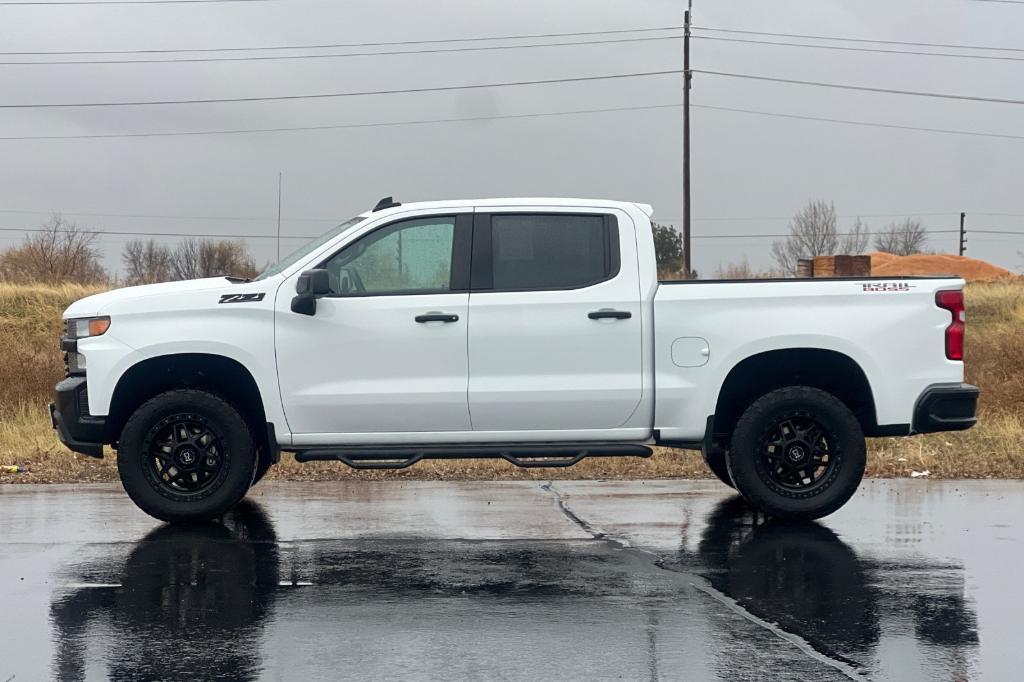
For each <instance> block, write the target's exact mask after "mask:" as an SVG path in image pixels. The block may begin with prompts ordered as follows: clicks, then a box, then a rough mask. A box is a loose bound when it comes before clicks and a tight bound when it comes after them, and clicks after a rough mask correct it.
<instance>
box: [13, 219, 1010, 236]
mask: <svg viewBox="0 0 1024 682" xmlns="http://www.w3.org/2000/svg"><path fill="white" fill-rule="evenodd" d="M70 215H75V214H70ZM259 220H264V219H263V218H260V219H259ZM332 222H336V221H332ZM50 231H51V230H48V229H45V228H38V227H34V228H21V227H0V232H33V233H34V232H50ZM81 231H82V232H85V233H89V234H98V235H106V236H123V237H209V238H215V239H276V238H277V236H276V235H274V234H252V233H217V232H213V233H195V232H154V231H119V230H92V229H82V230H81ZM954 232H959V230H928V234H950V233H954ZM971 232H972V233H975V232H976V233H987V234H1014V235H1017V234H1019V235H1024V232H995V231H992V230H971ZM850 234H858V233H853V232H836V235H837V236H841V237H842V236H847V235H850ZM318 236H319V235H281V238H282V239H315V238H316V237H318ZM789 236H791V235H790V233H788V232H786V233H769V234H755V233H747V234H736V233H727V234H703V235H697V234H695V235H693V236H692V238H693V239H758V238H766V239H769V238H770V239H779V238H785V237H789Z"/></svg>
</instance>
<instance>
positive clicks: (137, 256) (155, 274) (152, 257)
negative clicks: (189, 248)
mask: <svg viewBox="0 0 1024 682" xmlns="http://www.w3.org/2000/svg"><path fill="white" fill-rule="evenodd" d="M121 262H122V263H124V269H125V275H124V279H125V284H127V285H129V286H134V285H136V284H154V283H156V282H168V281H170V280H172V279H174V276H173V274H172V273H171V249H170V247H169V246H166V245H164V244H158V243H157V242H156V241H154V240H153V239H150V240H149V241H142V240H141V239H133V240H131V241H129V242H128V243H126V244H125V245H124V250H123V251H122V252H121Z"/></svg>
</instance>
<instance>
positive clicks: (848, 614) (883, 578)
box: [668, 497, 978, 679]
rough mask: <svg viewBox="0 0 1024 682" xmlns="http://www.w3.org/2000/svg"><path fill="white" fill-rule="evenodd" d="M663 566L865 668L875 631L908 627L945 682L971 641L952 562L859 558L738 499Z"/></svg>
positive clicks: (971, 626) (828, 533) (822, 532)
mask: <svg viewBox="0 0 1024 682" xmlns="http://www.w3.org/2000/svg"><path fill="white" fill-rule="evenodd" d="M671 563H674V564H675V565H677V566H680V567H687V568H690V569H692V570H694V571H696V572H698V573H700V574H701V575H702V576H704V577H706V578H707V579H708V581H709V582H710V583H711V585H712V586H713V587H714V588H715V589H716V590H718V591H719V592H721V593H723V594H725V595H728V596H729V597H731V598H732V599H735V600H736V601H737V602H738V603H739V604H740V605H741V606H742V607H743V608H744V609H746V610H747V611H749V612H750V613H752V614H754V615H755V616H758V617H760V618H763V619H765V620H768V621H771V622H773V623H775V624H777V625H778V626H779V627H780V628H781V629H782V630H784V631H787V632H791V633H795V634H797V635H799V636H800V637H802V638H803V639H804V640H806V641H807V642H808V643H809V644H811V646H813V647H814V648H815V649H816V650H818V651H820V652H822V653H824V654H826V655H827V656H829V657H830V658H832V659H834V660H838V661H843V662H846V663H848V664H851V665H853V666H855V667H857V668H863V669H867V670H869V671H870V669H871V668H872V667H873V658H874V652H875V649H876V647H877V646H878V645H879V642H880V640H881V639H882V637H883V633H884V632H885V631H889V632H890V633H891V632H892V631H894V630H900V629H904V628H906V627H908V626H910V627H912V628H913V632H914V639H915V640H916V642H918V643H919V644H920V645H921V646H923V647H926V648H929V649H932V651H931V652H930V654H929V655H931V656H937V657H942V658H945V659H946V662H948V663H949V664H950V667H951V668H952V669H954V670H958V674H957V676H956V678H955V679H966V677H967V675H966V671H965V670H964V667H965V665H966V662H967V661H968V660H969V659H970V658H971V657H972V656H974V654H975V651H974V650H975V649H976V648H977V645H978V633H977V619H976V616H975V613H974V611H973V609H972V608H971V607H970V606H969V605H968V604H967V602H966V599H965V596H964V592H965V586H964V576H963V567H962V566H961V565H959V564H955V563H940V562H934V561H932V562H929V561H926V560H923V559H919V560H917V561H916V562H899V563H896V562H890V561H884V560H872V559H871V558H863V557H860V556H858V554H857V552H856V551H854V549H853V548H851V547H850V546H849V545H847V544H846V543H844V542H843V541H842V540H840V539H839V537H838V536H837V535H836V534H835V533H834V532H833V531H832V530H830V529H829V528H827V527H825V526H824V525H821V524H820V523H782V522H777V521H773V520H771V519H768V518H766V517H765V516H764V515H763V514H760V513H758V512H755V511H753V510H752V509H751V508H750V507H749V506H748V505H747V503H746V502H745V501H744V500H743V499H742V498H739V497H734V498H731V499H728V500H725V501H723V502H721V503H719V504H718V505H717V506H716V507H715V508H714V510H713V511H712V512H711V514H710V515H709V516H708V518H707V525H706V526H705V529H704V532H703V534H702V536H701V539H700V543H699V545H698V551H697V555H696V556H692V555H690V554H688V553H686V552H681V553H680V555H679V556H678V557H677V558H676V560H675V562H670V564H668V565H671ZM935 649H943V650H944V651H940V652H937V651H935Z"/></svg>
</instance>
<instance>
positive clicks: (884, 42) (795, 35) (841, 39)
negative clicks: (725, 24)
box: [694, 26, 1024, 52]
mask: <svg viewBox="0 0 1024 682" xmlns="http://www.w3.org/2000/svg"><path fill="white" fill-rule="evenodd" d="M694 30H695V31H712V32H715V33H736V34H740V35H755V36H773V37H776V38H803V39H810V40H835V41H837V42H849V43H875V44H877V45H909V46H911V47H939V48H949V49H954V50H992V51H996V52H1024V48H1022V47H997V46H995V45H956V44H951V43H921V42H911V41H907V40H876V39H872V38H849V37H846V36H823V35H811V34H806V33H773V32H770V31H743V30H739V29H731V28H710V27H697V26H694Z"/></svg>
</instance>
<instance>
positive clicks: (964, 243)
mask: <svg viewBox="0 0 1024 682" xmlns="http://www.w3.org/2000/svg"><path fill="white" fill-rule="evenodd" d="M965 218H967V214H966V213H964V212H963V211H960V255H961V256H962V255H964V251H966V250H967V232H966V231H964V219H965Z"/></svg>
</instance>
